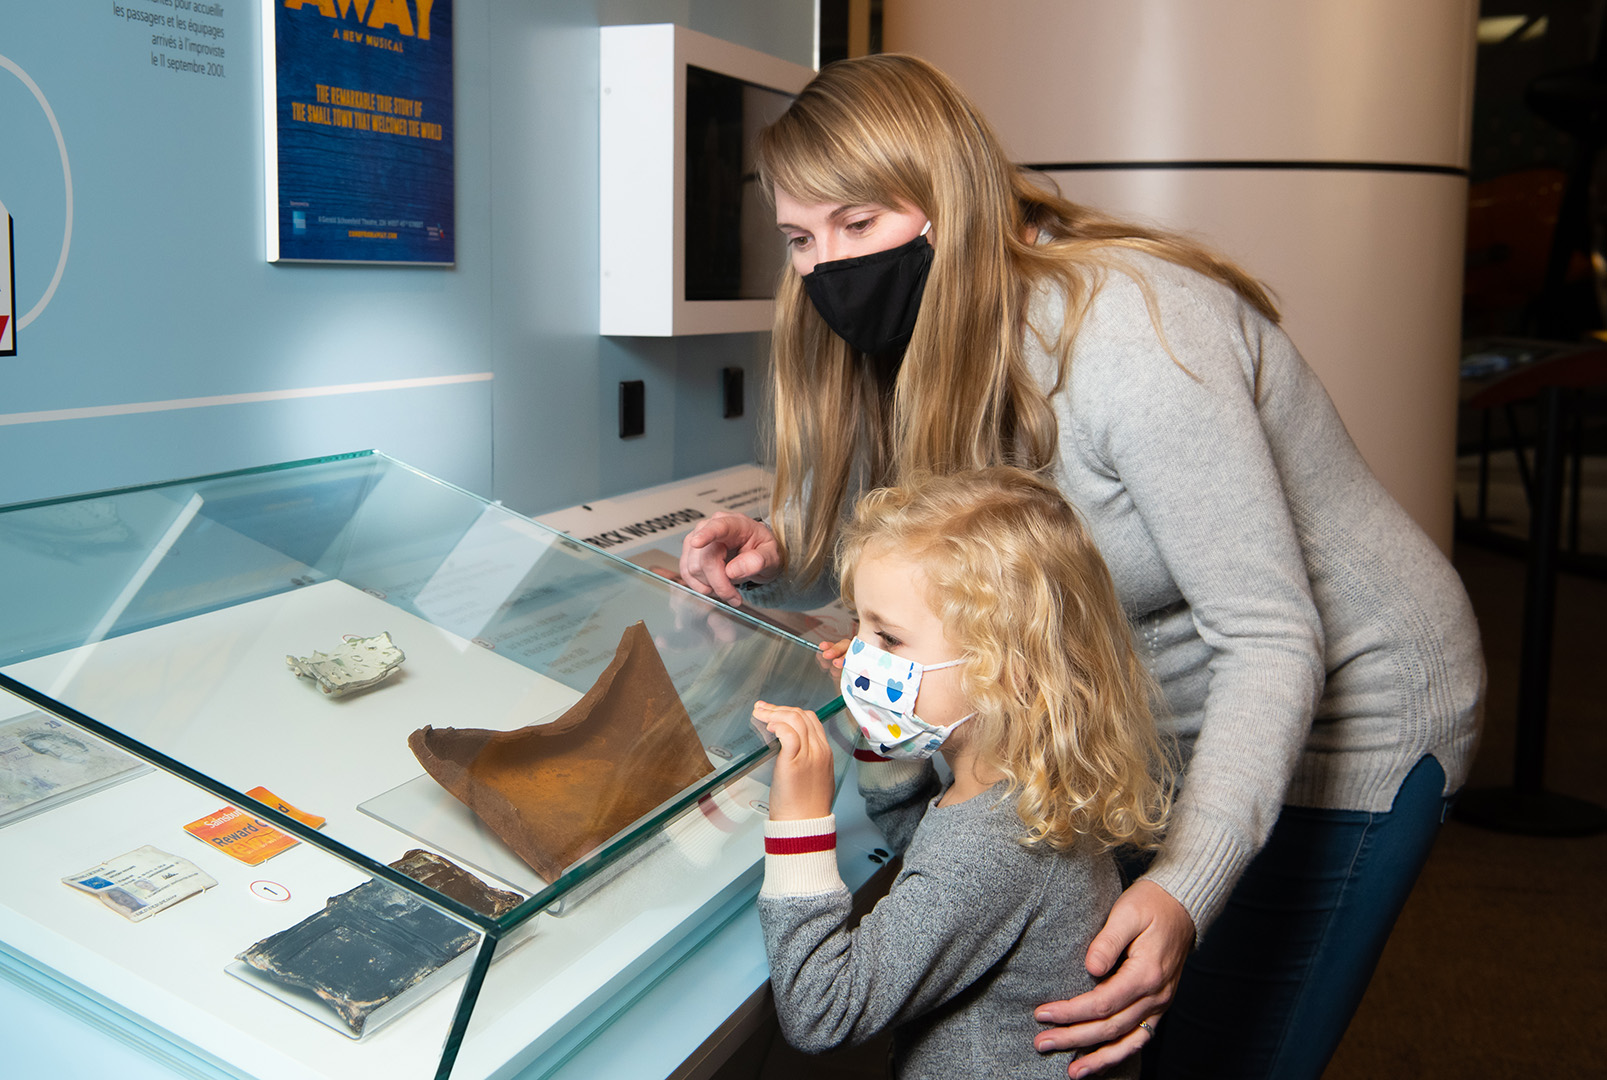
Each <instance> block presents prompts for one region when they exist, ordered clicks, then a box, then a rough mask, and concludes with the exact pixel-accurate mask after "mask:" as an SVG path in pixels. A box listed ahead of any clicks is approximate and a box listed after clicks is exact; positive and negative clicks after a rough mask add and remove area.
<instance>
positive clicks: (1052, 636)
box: [838, 466, 1174, 850]
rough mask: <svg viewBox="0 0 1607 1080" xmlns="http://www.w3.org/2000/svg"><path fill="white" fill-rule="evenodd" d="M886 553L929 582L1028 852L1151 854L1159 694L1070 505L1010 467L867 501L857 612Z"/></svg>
mask: <svg viewBox="0 0 1607 1080" xmlns="http://www.w3.org/2000/svg"><path fill="white" fill-rule="evenodd" d="M885 553H896V554H897V555H898V556H899V557H901V558H907V559H909V560H911V561H912V562H914V563H915V564H916V565H918V566H919V567H920V568H921V571H922V574H923V576H924V578H925V581H926V585H927V596H926V601H927V603H928V604H929V605H930V606H931V609H932V611H933V612H934V613H935V614H937V615H938V617H939V618H941V619H942V622H943V629H944V632H945V633H946V634H947V636H948V638H949V640H950V641H951V642H953V643H954V644H955V645H957V646H958V647H959V648H960V650H961V657H962V660H963V662H962V663H961V665H960V667H959V672H960V679H961V687H962V689H963V691H964V693H965V696H966V698H967V699H968V702H969V705H970V707H971V708H973V709H974V710H975V711H976V716H975V718H974V719H972V720H970V721H969V722H968V723H967V724H966V729H969V730H968V732H967V734H968V737H969V738H970V739H971V740H972V744H973V745H974V747H975V749H976V751H977V755H978V761H979V764H982V765H984V766H991V767H992V768H994V769H997V770H998V771H1000V772H1002V773H1003V774H1004V775H1005V776H1006V777H1007V779H1008V781H1009V788H1010V790H1011V791H1012V792H1014V793H1015V794H1016V808H1017V811H1018V813H1019V814H1020V816H1021V820H1022V822H1023V823H1024V824H1025V825H1026V827H1027V831H1026V834H1025V836H1024V837H1023V842H1024V843H1027V844H1033V845H1037V844H1043V845H1047V846H1049V847H1052V848H1055V849H1061V850H1064V849H1068V848H1071V847H1073V846H1075V845H1077V844H1079V843H1082V842H1085V841H1086V842H1090V843H1092V844H1094V845H1097V846H1098V847H1099V848H1101V849H1109V848H1113V847H1117V846H1120V845H1124V844H1134V845H1140V846H1153V845H1154V844H1155V843H1156V842H1157V841H1158V840H1159V838H1160V834H1161V832H1162V830H1163V829H1164V827H1165V823H1166V817H1167V814H1168V812H1169V809H1170V801H1171V799H1170V788H1171V778H1172V776H1173V775H1174V770H1173V767H1172V766H1171V764H1170V763H1169V761H1168V759H1167V756H1166V755H1165V754H1164V753H1163V752H1162V747H1161V741H1160V737H1159V735H1158V733H1157V729H1156V726H1155V721H1154V717H1153V716H1152V715H1151V712H1150V700H1151V696H1152V691H1153V690H1154V686H1153V683H1152V681H1151V679H1150V677H1149V674H1148V672H1147V671H1146V670H1145V668H1144V665H1143V663H1142V662H1141V661H1140V660H1139V658H1138V656H1137V654H1136V653H1135V651H1134V648H1133V643H1132V637H1131V631H1130V630H1129V628H1128V624H1127V620H1126V617H1125V616H1124V615H1123V613H1122V609H1121V605H1120V603H1119V602H1118V601H1117V599H1116V589H1115V586H1114V585H1113V584H1112V582H1111V579H1110V573H1109V571H1108V570H1107V569H1106V568H1105V562H1104V560H1103V559H1102V558H1100V555H1099V552H1098V550H1097V549H1096V548H1095V547H1094V544H1093V541H1092V539H1091V538H1090V537H1089V535H1088V531H1087V529H1086V528H1085V527H1084V526H1083V523H1082V521H1081V519H1080V518H1079V517H1078V516H1077V513H1076V511H1075V510H1073V509H1072V507H1071V505H1070V504H1069V503H1067V502H1066V500H1065V498H1064V497H1063V496H1062V495H1061V494H1060V492H1059V491H1057V490H1056V489H1055V488H1054V487H1052V486H1051V485H1049V484H1047V483H1045V482H1044V481H1043V480H1041V479H1039V478H1038V477H1037V476H1035V475H1034V474H1032V473H1030V472H1027V471H1025V470H1023V469H1018V468H1012V467H1006V466H999V467H994V468H988V469H980V470H974V471H968V472H959V473H951V474H949V475H947V476H942V477H938V476H933V475H930V474H924V475H919V476H914V477H911V478H909V479H907V481H906V482H905V483H903V484H901V485H900V486H897V487H887V488H880V489H878V490H875V491H872V492H870V493H869V494H867V495H866V496H864V498H862V499H861V500H860V502H859V504H858V506H857V507H856V509H855V512H854V515H853V519H852V521H851V522H849V523H848V524H847V525H846V526H845V527H844V529H843V532H842V535H841V537H840V542H839V547H838V566H839V569H840V572H841V579H842V580H841V584H842V594H843V598H844V600H845V601H846V602H847V603H848V604H849V605H850V606H852V604H853V602H854V596H853V582H854V571H855V568H856V567H858V565H859V563H860V560H861V559H862V558H864V557H866V556H867V554H869V555H872V556H879V555H882V554H885Z"/></svg>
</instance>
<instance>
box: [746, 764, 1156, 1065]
mask: <svg viewBox="0 0 1607 1080" xmlns="http://www.w3.org/2000/svg"><path fill="white" fill-rule="evenodd" d="M860 777H861V780H860V790H861V791H862V792H863V793H864V795H865V803H866V807H867V809H868V810H869V812H870V815H871V817H872V819H873V820H874V821H875V822H876V824H877V826H878V827H879V828H880V829H881V830H882V832H883V834H884V835H885V836H886V837H887V838H888V842H889V844H891V846H893V847H894V848H895V849H898V850H902V851H903V852H904V865H903V867H902V868H901V869H900V871H899V874H898V876H897V878H896V879H895V880H894V882H893V885H892V888H891V890H890V891H889V892H888V894H887V896H885V897H883V898H882V900H881V902H880V903H878V904H877V905H876V908H875V909H874V910H873V911H871V912H870V913H869V914H867V915H866V916H865V917H864V919H863V920H862V921H861V922H860V924H859V926H858V927H857V928H856V929H854V930H849V929H848V928H847V926H846V920H847V918H848V915H849V909H850V907H851V905H852V899H851V897H850V896H849V893H848V890H847V888H845V887H844V885H843V883H842V879H841V878H840V877H839V876H838V873H837V863H836V853H835V850H833V849H831V848H829V847H824V846H823V843H825V842H827V841H822V839H821V838H823V837H829V836H830V835H831V834H832V831H833V828H834V825H833V823H832V822H833V819H832V818H819V819H814V820H812V821H795V822H772V823H771V824H770V826H769V829H768V830H767V836H768V839H767V842H766V847H767V850H768V852H769V853H768V854H767V855H766V856H765V881H764V888H763V891H761V892H760V894H759V918H760V922H761V923H762V925H763V927H764V937H765V949H766V951H767V953H768V954H769V958H770V980H771V987H772V989H773V990H774V993H775V1000H776V1013H777V1015H778V1017H779V1018H780V1021H781V1030H782V1032H783V1033H784V1034H785V1035H786V1037H787V1041H789V1042H791V1043H792V1044H793V1045H794V1046H797V1047H799V1048H800V1049H803V1050H806V1051H810V1052H820V1051H823V1050H829V1049H832V1048H834V1047H838V1046H843V1045H848V1044H854V1043H859V1042H863V1041H864V1040H866V1039H868V1038H870V1037H871V1036H873V1035H875V1034H877V1033H878V1032H880V1031H882V1030H883V1029H884V1028H887V1027H890V1026H891V1027H892V1028H893V1029H894V1035H893V1073H894V1075H895V1076H896V1077H898V1078H899V1080H906V1078H917V1077H918V1078H931V1080H939V1078H948V1077H953V1078H955V1080H960V1078H965V1080H971V1078H975V1077H989V1078H994V1077H999V1078H1014V1077H1036V1078H1042V1080H1055V1078H1059V1080H1064V1078H1065V1076H1066V1066H1067V1064H1068V1063H1069V1062H1070V1061H1071V1060H1072V1055H1071V1053H1070V1052H1062V1053H1053V1054H1039V1053H1037V1052H1036V1051H1034V1050H1033V1048H1032V1040H1033V1037H1034V1036H1035V1035H1036V1034H1037V1033H1038V1032H1039V1031H1041V1030H1043V1028H1044V1026H1045V1025H1042V1024H1039V1023H1037V1022H1036V1021H1034V1020H1033V1018H1032V1015H1033V1010H1034V1009H1036V1008H1037V1007H1038V1006H1039V1005H1041V1004H1043V1003H1044V1002H1045V1001H1058V1000H1062V999H1064V998H1068V997H1071V996H1073V995H1075V994H1079V993H1082V992H1083V991H1084V990H1088V989H1090V988H1092V986H1093V980H1092V979H1091V978H1089V976H1088V974H1087V972H1086V970H1085V969H1084V967H1083V961H1084V955H1085V953H1086V952H1087V949H1088V942H1089V941H1090V940H1092V938H1093V935H1094V934H1095V933H1097V932H1098V930H1099V928H1100V926H1102V925H1103V924H1104V921H1105V917H1106V916H1107V915H1108V914H1109V913H1110V908H1111V905H1112V904H1114V903H1115V902H1116V897H1117V895H1118V894H1119V893H1120V891H1121V885H1120V882H1119V880H1118V878H1117V874H1116V869H1115V865H1114V863H1113V862H1112V860H1111V859H1110V857H1109V856H1097V855H1083V854H1068V853H1056V852H1050V851H1034V850H1031V849H1027V848H1024V847H1022V846H1021V845H1020V844H1019V843H1018V842H1017V840H1018V838H1019V837H1020V836H1021V834H1022V833H1023V831H1024V828H1025V827H1024V826H1023V825H1022V823H1021V819H1020V818H1019V817H1017V816H1016V812H1015V801H1014V800H1013V799H1006V800H1003V801H1001V800H1000V793H1001V789H1000V788H994V789H993V790H991V791H987V792H984V793H982V794H980V795H977V796H975V797H974V798H971V799H968V800H966V801H965V802H963V803H958V804H956V805H954V806H937V805H935V803H936V799H935V796H936V795H937V794H938V785H937V776H936V772H935V771H934V770H933V769H932V767H931V766H930V765H929V764H924V763H913V764H912V763H908V762H886V763H880V764H861V766H860ZM789 843H790V844H791V845H792V847H793V848H795V849H801V850H796V852H795V853H791V854H788V853H783V852H782V851H778V850H777V849H778V848H785V847H786V846H787V845H788V844H789ZM1106 1075H1111V1076H1136V1075H1137V1059H1136V1058H1133V1059H1130V1060H1129V1061H1128V1062H1126V1063H1124V1064H1123V1065H1122V1066H1121V1067H1120V1068H1118V1069H1117V1070H1115V1071H1113V1072H1111V1073H1109V1074H1106Z"/></svg>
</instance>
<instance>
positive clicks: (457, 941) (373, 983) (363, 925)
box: [228, 849, 523, 1039]
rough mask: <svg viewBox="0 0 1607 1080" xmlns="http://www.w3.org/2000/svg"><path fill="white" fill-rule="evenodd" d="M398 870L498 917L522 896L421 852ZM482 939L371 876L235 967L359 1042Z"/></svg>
mask: <svg viewBox="0 0 1607 1080" xmlns="http://www.w3.org/2000/svg"><path fill="white" fill-rule="evenodd" d="M391 865H392V866H394V867H396V868H397V869H399V870H401V871H402V872H403V873H404V874H407V875H408V876H409V877H412V878H414V879H415V880H418V881H421V882H422V883H423V884H426V885H428V886H429V887H430V888H432V889H436V890H437V891H439V892H441V893H442V894H443V895H446V896H450V897H452V898H453V899H456V900H458V901H460V902H461V903H463V904H465V905H466V906H468V907H471V908H474V909H475V910H476V911H480V912H482V913H484V914H488V915H499V914H501V913H503V912H504V911H507V910H509V909H511V908H512V907H514V906H515V905H517V904H518V903H519V901H521V900H522V899H523V897H521V896H519V895H518V894H517V893H510V892H505V891H503V890H500V889H492V888H490V887H488V886H486V885H485V884H484V883H483V882H481V881H480V880H479V879H478V878H475V877H473V875H471V874H469V873H467V872H466V871H464V870H462V869H461V868H459V867H457V866H455V865H454V864H452V863H450V862H447V861H446V860H444V859H441V858H439V857H438V856H435V855H431V854H429V853H428V852H424V851H421V850H417V849H415V850H413V851H409V852H408V853H407V854H406V855H404V856H403V857H402V858H401V859H398V860H397V861H396V862H394V863H392V864H391ZM479 940H480V933H479V931H478V930H476V929H475V928H474V927H472V926H468V925H466V924H464V923H461V922H459V921H458V920H456V919H454V918H452V917H451V916H449V915H447V914H445V913H444V912H442V911H440V910H438V909H436V908H434V907H432V906H430V905H429V904H427V903H425V902H424V901H422V900H420V899H419V898H418V897H416V896H414V895H412V894H411V893H408V892H405V891H404V890H402V889H399V888H397V887H396V886H394V885H391V884H390V883H388V882H385V881H381V880H379V879H378V878H374V879H371V880H369V881H366V882H364V883H363V884H361V885H359V886H357V887H356V888H355V889H349V890H347V891H346V892H343V893H341V894H339V895H338V896H333V897H330V899H329V901H328V903H326V904H325V905H324V909H323V910H322V911H320V912H317V913H316V914H314V915H311V916H309V917H307V918H305V919H303V920H302V921H301V922H299V923H297V924H296V925H294V926H292V927H289V928H288V929H285V930H281V931H280V932H279V933H277V934H273V935H271V936H269V937H266V938H263V939H262V940H261V941H259V942H257V943H256V944H255V945H253V946H251V948H249V949H247V950H245V951H244V952H242V953H240V954H239V956H238V957H237V958H236V963H234V964H231V965H229V968H228V970H229V972H230V973H231V974H233V975H236V976H237V977H239V978H241V979H243V980H245V981H246V982H249V983H251V984H252V985H253V986H256V987H257V988H258V989H260V990H263V991H265V992H267V993H269V994H272V995H273V996H274V997H277V998H279V999H280V1000H281V1001H283V1002H285V1003H286V1004H288V1005H290V1006H292V1007H294V1008H297V1009H299V1010H301V1011H302V1012H304V1013H306V1014H307V1015H309V1016H311V1017H313V1018H314V1019H317V1020H319V1021H321V1022H323V1023H325V1024H327V1025H328V1026H330V1027H332V1028H334V1029H335V1030H336V1031H339V1032H341V1033H342V1034H343V1035H347V1036H349V1037H350V1038H353V1039H358V1038H362V1037H363V1036H364V1035H368V1034H372V1033H373V1032H374V1031H376V1030H378V1029H379V1028H381V1027H383V1026H384V1025H385V1024H387V1023H389V1022H390V1021H391V1020H394V1019H395V1018H396V1017H398V1016H400V1015H402V1014H403V1013H405V1012H406V1011H407V1010H408V1009H410V1008H412V1007H413V1006H414V1005H416V1004H418V1003H419V1002H420V1001H422V1000H424V998H426V997H428V996H429V995H430V994H432V993H434V992H435V991H436V990H438V989H439V988H440V987H442V986H443V985H445V984H446V983H448V982H450V981H451V980H452V979H454V978H456V977H457V976H458V975H460V974H462V973H463V972H464V971H465V970H466V969H467V968H468V966H469V964H470V963H471V962H472V961H473V957H474V952H475V949H474V947H475V944H476V943H477V942H478V941H479Z"/></svg>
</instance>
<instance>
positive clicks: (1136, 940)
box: [1034, 879, 1195, 1077]
mask: <svg viewBox="0 0 1607 1080" xmlns="http://www.w3.org/2000/svg"><path fill="white" fill-rule="evenodd" d="M1194 936H1195V931H1194V919H1193V918H1192V917H1191V916H1190V915H1189V913H1188V911H1187V910H1186V909H1185V908H1184V907H1183V905H1182V904H1180V903H1178V902H1177V901H1176V900H1175V899H1173V897H1172V895H1171V894H1170V893H1168V892H1167V891H1166V890H1165V889H1163V888H1161V887H1160V886H1159V885H1156V884H1155V883H1154V882H1151V881H1144V880H1142V879H1141V880H1139V881H1135V882H1133V884H1132V885H1131V886H1130V887H1129V888H1128V889H1127V891H1126V892H1124V893H1122V895H1121V896H1120V897H1119V898H1117V900H1116V906H1115V907H1114V908H1112V909H1111V913H1110V918H1108V919H1107V920H1106V921H1105V928H1104V929H1103V930H1101V931H1100V932H1099V933H1098V934H1097V935H1096V936H1095V937H1094V940H1093V941H1092V942H1090V943H1089V945H1088V974H1090V975H1092V976H1093V977H1094V978H1096V979H1103V980H1104V981H1102V982H1101V983H1100V984H1099V985H1098V986H1096V987H1094V988H1093V989H1092V990H1090V991H1088V992H1087V993H1085V994H1079V995H1077V996H1076V997H1074V998H1072V999H1071V1000H1070V1001H1052V1002H1049V1003H1048V1004H1046V1005H1040V1006H1038V1011H1037V1013H1036V1018H1037V1019H1038V1020H1039V1021H1040V1022H1041V1023H1049V1024H1061V1025H1064V1026H1062V1027H1057V1028H1052V1029H1050V1030H1048V1031H1042V1032H1039V1033H1038V1036H1037V1038H1036V1039H1035V1040H1034V1045H1036V1047H1037V1048H1038V1050H1039V1052H1043V1051H1048V1050H1070V1049H1081V1050H1084V1051H1085V1053H1083V1055H1082V1056H1080V1057H1079V1058H1077V1060H1076V1061H1074V1062H1072V1063H1071V1068H1070V1069H1069V1070H1067V1071H1068V1074H1069V1075H1070V1076H1072V1077H1081V1076H1087V1075H1089V1074H1090V1073H1092V1072H1095V1071H1096V1070H1099V1069H1104V1068H1108V1067H1109V1066H1111V1065H1114V1064H1116V1062H1118V1061H1122V1060H1125V1059H1126V1058H1128V1057H1131V1056H1132V1055H1133V1054H1136V1053H1137V1052H1138V1051H1139V1050H1141V1049H1143V1046H1144V1044H1145V1043H1147V1042H1149V1040H1150V1038H1151V1037H1152V1036H1153V1034H1154V1028H1155V1025H1156V1024H1157V1023H1159V1022H1160V1017H1161V1013H1163V1012H1165V1011H1166V1006H1167V1005H1169V1004H1171V1001H1172V995H1173V994H1174V993H1175V992H1176V991H1177V982H1178V980H1179V979H1180V978H1182V976H1183V962H1184V961H1185V960H1187V959H1188V957H1189V953H1191V952H1193V950H1194ZM1124 950H1125V952H1126V955H1125V956H1124V955H1123V951H1124ZM1118 960H1120V965H1119V966H1118V964H1117V961H1118ZM1107 975H1108V976H1109V977H1108V978H1106V976H1107ZM1140 1023H1147V1024H1148V1027H1140V1026H1139V1024H1140ZM1090 1047H1097V1049H1093V1050H1091V1051H1090V1050H1089V1048H1090Z"/></svg>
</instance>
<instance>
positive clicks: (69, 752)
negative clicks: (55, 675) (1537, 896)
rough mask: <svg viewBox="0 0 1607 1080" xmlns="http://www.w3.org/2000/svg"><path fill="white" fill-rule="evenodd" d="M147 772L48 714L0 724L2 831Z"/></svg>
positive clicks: (145, 767) (135, 761) (134, 760)
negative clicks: (16, 823) (14, 823)
mask: <svg viewBox="0 0 1607 1080" xmlns="http://www.w3.org/2000/svg"><path fill="white" fill-rule="evenodd" d="M150 771H151V767H150V766H149V765H147V764H145V763H144V762H142V761H140V760H139V759H138V758H135V757H130V756H129V755H128V754H125V753H123V752H122V751H121V750H118V749H117V748H116V747H113V746H109V745H107V744H106V743H104V742H102V741H101V740H99V739H97V738H95V736H93V735H91V734H89V733H88V732H87V731H83V730H82V729H80V728H76V727H74V726H73V725H71V724H69V723H67V722H66V721H64V720H58V719H56V718H55V717H54V716H50V715H49V714H47V713H42V712H31V713H28V714H27V715H25V716H21V717H18V718H17V719H15V720H7V721H4V722H3V723H0V827H4V826H6V825H10V824H11V823H12V822H14V821H21V820H22V819H23V818H28V817H32V816H33V815H35V814H42V813H44V812H45V811H46V810H51V809H54V808H55V807H57V806H60V805H62V804H63V803H68V802H72V801H73V800H74V799H79V798H82V797H83V796H85V795H88V794H90V793H91V792H95V791H99V790H101V789H102V788H104V787H108V786H110V785H112V784H117V783H121V782H122V781H124V780H128V779H131V778H132V777H135V776H139V775H140V774H141V773H147V772H150Z"/></svg>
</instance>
